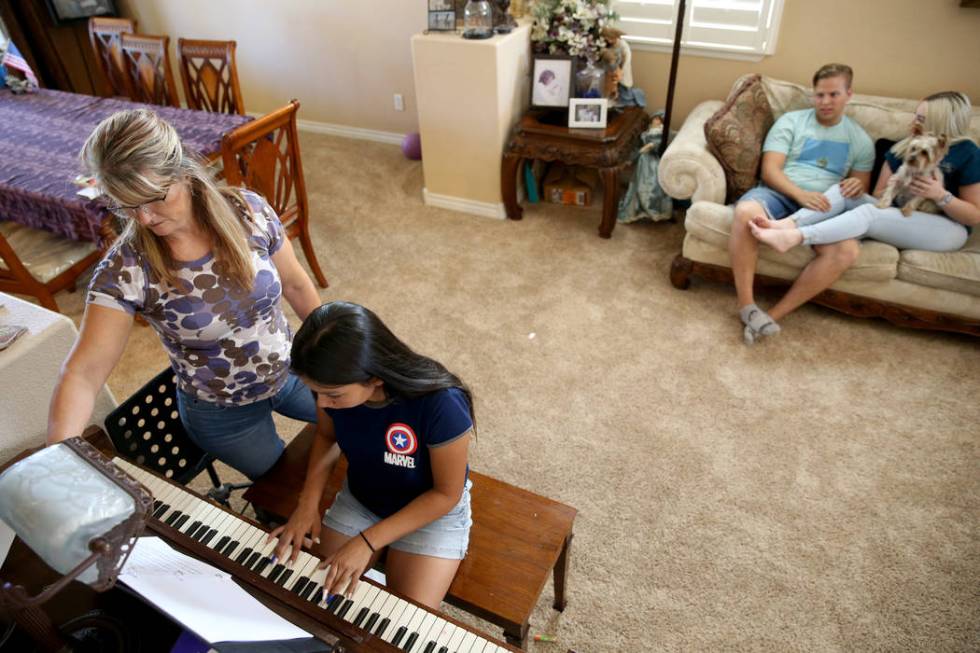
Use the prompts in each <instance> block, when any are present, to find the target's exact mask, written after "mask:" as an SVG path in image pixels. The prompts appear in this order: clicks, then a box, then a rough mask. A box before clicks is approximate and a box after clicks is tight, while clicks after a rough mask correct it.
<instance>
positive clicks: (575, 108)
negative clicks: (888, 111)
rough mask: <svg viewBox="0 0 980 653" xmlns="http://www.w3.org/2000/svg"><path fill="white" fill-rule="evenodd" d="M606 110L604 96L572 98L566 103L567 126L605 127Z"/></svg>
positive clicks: (607, 108) (606, 104)
mask: <svg viewBox="0 0 980 653" xmlns="http://www.w3.org/2000/svg"><path fill="white" fill-rule="evenodd" d="M608 111H609V100H607V99H606V98H572V100H571V101H570V102H569V103H568V126H569V127H585V128H591V129H605V127H606V113H607V112H608Z"/></svg>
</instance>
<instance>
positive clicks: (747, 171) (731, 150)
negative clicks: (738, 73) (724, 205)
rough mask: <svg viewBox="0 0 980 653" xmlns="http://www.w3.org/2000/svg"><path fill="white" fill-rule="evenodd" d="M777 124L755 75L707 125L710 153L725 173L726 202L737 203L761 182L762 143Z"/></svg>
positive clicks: (760, 77)
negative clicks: (744, 194) (771, 128)
mask: <svg viewBox="0 0 980 653" xmlns="http://www.w3.org/2000/svg"><path fill="white" fill-rule="evenodd" d="M774 121H775V119H774V118H773V115H772V108H771V107H770V106H769V100H768V99H767V98H766V92H765V90H764V89H763V88H762V76H761V75H752V76H751V77H748V78H746V79H745V80H743V81H742V83H741V84H739V86H738V87H737V88H735V89H734V90H733V91H732V92H731V94H730V95H729V96H728V100H726V101H725V104H724V105H723V106H722V107H721V108H720V109H718V111H717V112H716V113H715V115H713V116H711V117H710V118H708V120H707V122H705V123H704V136H705V138H706V139H707V141H708V151H709V152H711V153H712V154H713V155H714V156H715V158H716V159H718V162H719V163H720V164H721V167H722V169H724V171H725V186H726V199H725V201H726V202H728V203H731V202H734V201H735V200H737V199H738V198H739V197H741V196H742V194H743V193H745V192H746V191H747V190H749V189H750V188H752V187H753V186H755V185H756V184H757V183H758V181H759V165H760V163H761V162H762V144H763V142H764V141H765V140H766V134H768V133H769V128H770V127H772V123H773V122H774Z"/></svg>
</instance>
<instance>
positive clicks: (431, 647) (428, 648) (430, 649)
mask: <svg viewBox="0 0 980 653" xmlns="http://www.w3.org/2000/svg"><path fill="white" fill-rule="evenodd" d="M422 653H436V641H435V640H434V639H430V640H429V643H428V644H426V645H425V648H424V649H422Z"/></svg>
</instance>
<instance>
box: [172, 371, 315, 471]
mask: <svg viewBox="0 0 980 653" xmlns="http://www.w3.org/2000/svg"><path fill="white" fill-rule="evenodd" d="M177 408H178V410H179V411H180V421H181V422H183V423H184V428H185V429H186V430H187V435H189V436H190V439H191V441H193V442H194V444H196V445H197V446H199V447H200V448H202V449H204V450H205V451H207V452H208V453H209V454H211V455H212V456H214V457H215V458H217V459H218V460H220V461H221V462H223V463H226V464H228V465H230V466H232V467H234V468H235V469H237V470H238V471H240V472H241V473H242V474H245V476H248V477H249V478H251V479H255V478H258V477H259V476H262V474H264V473H265V472H267V471H269V468H270V467H272V466H273V465H274V464H275V462H276V461H277V460H279V456H280V455H281V454H282V451H283V449H284V448H285V445H284V444H283V442H282V439H281V438H280V437H279V434H278V433H277V432H276V425H275V423H274V422H273V421H272V411H275V412H277V413H279V414H280V415H285V416H286V417H291V418H293V419H298V420H302V421H304V422H315V421H316V412H317V409H316V401H315V400H314V398H313V393H312V392H310V389H309V388H307V387H306V386H305V385H303V382H302V381H300V380H299V378H298V377H296V376H295V375H293V374H290V375H289V377H288V378H287V379H286V383H284V384H283V386H282V388H281V389H280V390H279V392H278V393H276V394H275V396H273V397H270V398H269V399H263V400H262V401H256V402H254V403H251V404H245V405H244V406H219V405H218V404H214V403H211V402H209V401H202V400H200V399H196V398H194V397H192V396H190V395H188V394H185V393H184V392H182V391H181V390H179V389H178V390H177Z"/></svg>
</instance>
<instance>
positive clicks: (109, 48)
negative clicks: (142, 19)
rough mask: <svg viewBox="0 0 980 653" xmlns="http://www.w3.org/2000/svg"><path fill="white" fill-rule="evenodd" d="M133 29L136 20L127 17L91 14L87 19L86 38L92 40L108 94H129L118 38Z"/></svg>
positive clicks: (134, 29)
mask: <svg viewBox="0 0 980 653" xmlns="http://www.w3.org/2000/svg"><path fill="white" fill-rule="evenodd" d="M135 31H136V21H135V20H130V19H129V18H105V17H101V16H93V17H92V18H89V19H88V38H89V41H91V42H92V50H93V51H94V54H95V60H96V62H98V64H99V70H101V71H102V76H103V78H104V79H105V81H106V85H107V87H108V93H109V95H122V96H125V97H129V95H130V93H129V85H128V84H129V82H128V81H127V77H126V68H125V66H124V65H123V56H122V49H121V44H120V39H121V37H122V35H123V34H132V33H133V32H135Z"/></svg>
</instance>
